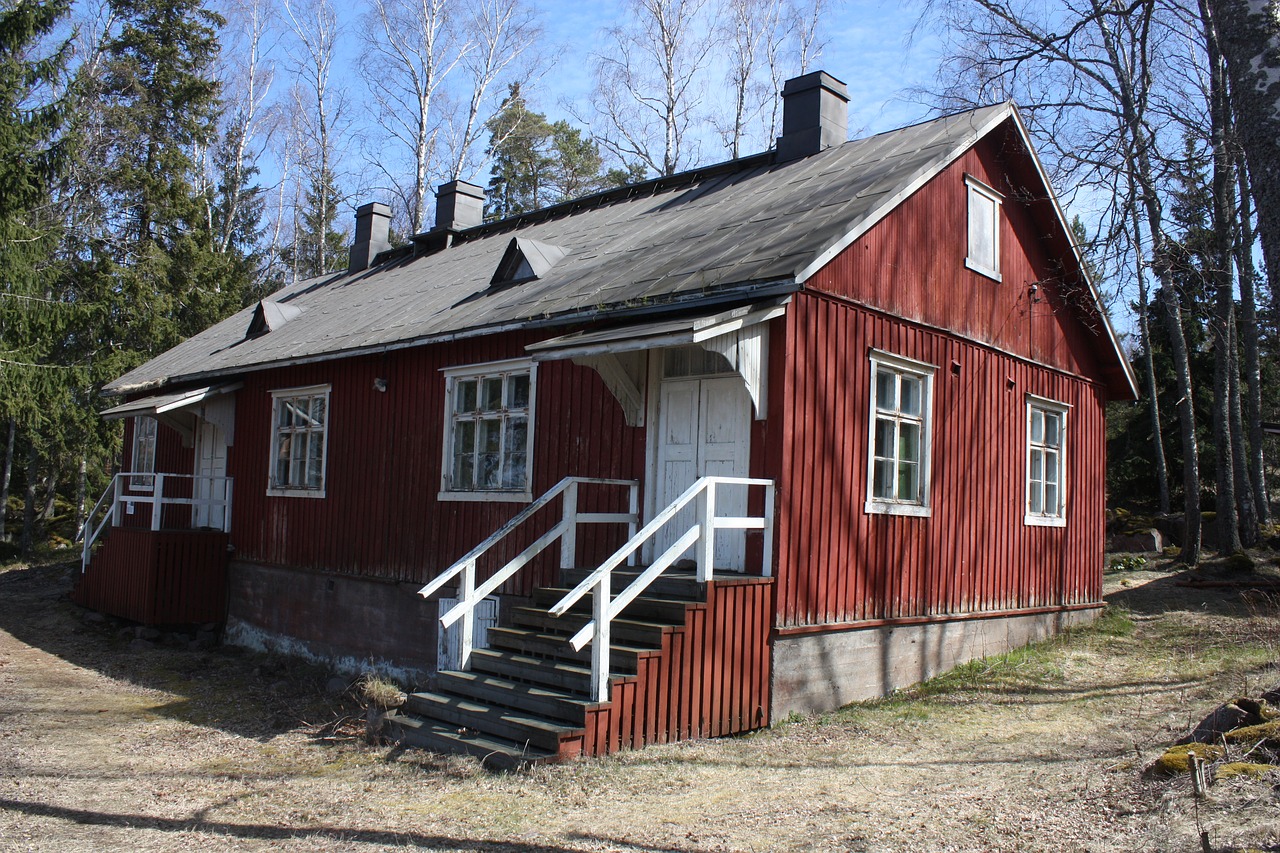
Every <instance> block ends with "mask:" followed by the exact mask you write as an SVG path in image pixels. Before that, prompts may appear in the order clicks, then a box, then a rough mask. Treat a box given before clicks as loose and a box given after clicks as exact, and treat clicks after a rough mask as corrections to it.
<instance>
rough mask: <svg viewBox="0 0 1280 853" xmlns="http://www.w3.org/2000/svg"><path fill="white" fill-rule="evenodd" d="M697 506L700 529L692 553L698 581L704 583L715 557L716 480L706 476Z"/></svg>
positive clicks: (709, 575)
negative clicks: (696, 567)
mask: <svg viewBox="0 0 1280 853" xmlns="http://www.w3.org/2000/svg"><path fill="white" fill-rule="evenodd" d="M698 506H699V508H700V509H701V510H702V512H701V513H699V515H700V516H701V517H700V518H699V520H698V524H699V525H700V526H701V529H700V530H699V534H698V544H697V545H695V546H694V549H695V550H694V554H695V559H696V560H697V563H698V583H706V582H707V581H709V580H711V575H712V573H713V572H714V571H715V558H716V481H715V480H713V479H711V478H710V477H708V478H706V484H705V485H704V486H703V489H702V495H701V498H700V500H699V502H698Z"/></svg>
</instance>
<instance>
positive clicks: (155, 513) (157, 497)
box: [151, 474, 164, 530]
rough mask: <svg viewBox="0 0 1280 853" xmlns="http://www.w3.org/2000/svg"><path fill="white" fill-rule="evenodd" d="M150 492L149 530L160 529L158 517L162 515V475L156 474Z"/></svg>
mask: <svg viewBox="0 0 1280 853" xmlns="http://www.w3.org/2000/svg"><path fill="white" fill-rule="evenodd" d="M153 482H154V484H155V485H154V486H153V489H152V492H151V529H152V530H159V529H160V516H162V515H164V474H156V475H155V480H154V481H153Z"/></svg>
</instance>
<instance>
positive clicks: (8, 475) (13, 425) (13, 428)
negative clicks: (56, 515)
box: [0, 418, 18, 542]
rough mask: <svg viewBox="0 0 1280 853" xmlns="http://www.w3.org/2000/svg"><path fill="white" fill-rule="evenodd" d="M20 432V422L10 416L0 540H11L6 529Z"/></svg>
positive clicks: (0, 501) (0, 495)
mask: <svg viewBox="0 0 1280 853" xmlns="http://www.w3.org/2000/svg"><path fill="white" fill-rule="evenodd" d="M17 432H18V422H17V421H16V420H14V419H13V418H9V442H8V444H7V445H6V446H5V451H4V475H3V477H0V542H8V541H9V533H8V531H7V530H6V529H5V528H6V521H7V520H8V518H9V484H10V482H11V479H12V475H13V439H14V435H15V434H16V433H17Z"/></svg>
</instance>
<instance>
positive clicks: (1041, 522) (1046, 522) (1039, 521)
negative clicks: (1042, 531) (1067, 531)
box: [1022, 515, 1067, 527]
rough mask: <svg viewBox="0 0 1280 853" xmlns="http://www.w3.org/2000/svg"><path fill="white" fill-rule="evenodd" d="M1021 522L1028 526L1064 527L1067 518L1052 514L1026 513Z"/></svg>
mask: <svg viewBox="0 0 1280 853" xmlns="http://www.w3.org/2000/svg"><path fill="white" fill-rule="evenodd" d="M1022 523H1023V524H1025V525H1027V526H1028V527H1066V526H1067V520H1066V518H1064V517H1062V516H1053V515H1028V516H1024V517H1023V519H1022Z"/></svg>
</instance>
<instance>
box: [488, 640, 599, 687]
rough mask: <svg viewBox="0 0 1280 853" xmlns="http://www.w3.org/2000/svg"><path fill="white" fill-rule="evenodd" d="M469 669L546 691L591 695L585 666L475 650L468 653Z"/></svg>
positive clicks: (505, 652) (589, 668)
mask: <svg viewBox="0 0 1280 853" xmlns="http://www.w3.org/2000/svg"><path fill="white" fill-rule="evenodd" d="M471 671H472V672H482V673H486V674H488V675H496V676H499V677H501V678H507V679H510V680H512V681H518V682H520V683H523V684H532V685H534V686H537V687H545V688H546V689H548V690H557V691H564V692H566V693H571V694H577V695H581V696H583V697H586V696H589V695H591V667H589V666H587V667H583V666H580V665H578V664H572V663H566V662H563V661H559V662H558V661H550V660H547V659H545V658H536V657H529V656H527V655H519V654H516V653H515V652H510V651H504V650H501V649H476V650H475V651H473V652H472V653H471Z"/></svg>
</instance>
